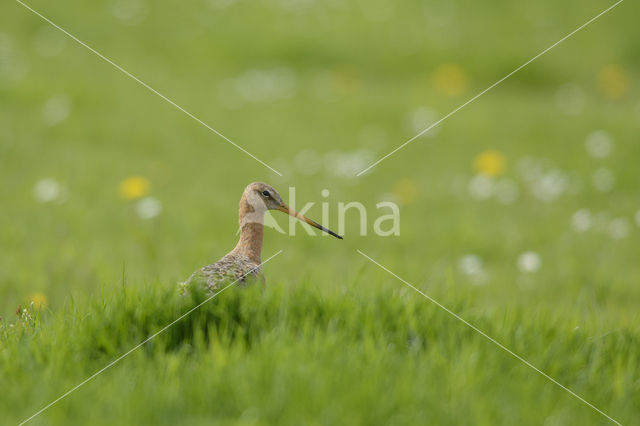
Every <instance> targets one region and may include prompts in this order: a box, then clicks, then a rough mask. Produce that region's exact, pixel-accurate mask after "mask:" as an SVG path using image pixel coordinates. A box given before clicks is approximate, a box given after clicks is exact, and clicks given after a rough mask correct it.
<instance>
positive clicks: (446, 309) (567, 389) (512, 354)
mask: <svg viewBox="0 0 640 426" xmlns="http://www.w3.org/2000/svg"><path fill="white" fill-rule="evenodd" d="M356 251H357V252H358V253H360V254H361V255H362V256H364V257H365V258H367V259H369V260H370V261H371V262H373V263H375V264H376V265H378V266H379V267H380V268H381V269H383V270H385V271H386V272H388V273H389V274H391V275H392V276H394V277H395V278H397V279H398V280H400V281H402V282H403V283H404V284H405V285H407V286H408V287H410V288H412V289H413V290H415V291H416V292H418V293H420V294H421V295H423V296H424V297H425V298H427V299H428V300H429V301H430V302H431V303H433V304H435V305H436V306H438V307H439V308H441V309H443V310H444V311H445V312H447V313H448V314H449V315H451V316H453V317H454V318H456V319H457V320H458V321H460V322H462V323H463V324H465V325H467V326H468V327H470V328H471V329H473V330H474V331H475V332H477V333H478V334H480V335H482V336H483V337H484V338H486V339H487V340H489V341H490V342H492V343H493V344H495V345H496V346H498V347H499V348H500V349H502V350H504V351H505V352H507V353H508V354H509V355H511V356H513V357H514V358H516V359H517V360H519V361H521V362H523V363H524V364H525V365H527V366H528V367H530V368H532V369H533V370H535V371H537V372H538V373H540V374H541V375H542V376H544V377H545V378H546V379H548V380H549V381H551V382H553V383H554V384H556V385H558V386H559V387H561V388H562V389H564V390H565V391H567V392H569V393H570V394H571V395H573V396H574V397H576V398H577V399H579V400H580V401H582V402H583V403H585V404H586V405H588V406H589V407H591V408H593V409H594V410H595V411H597V412H598V413H600V414H602V415H603V416H605V417H606V418H607V419H609V420H611V421H612V422H613V423H615V424H617V425H620V426H622V425H621V423H620V422H618V421H617V420H615V419H614V418H612V417H611V416H609V415H608V414H607V413H605V412H604V411H602V410H600V409H599V408H598V407H596V406H595V405H593V404H591V403H590V402H589V401H587V400H586V399H584V398H582V397H581V396H580V395H578V394H577V393H575V392H574V391H572V390H571V389H569V388H567V387H566V386H564V385H563V384H562V383H560V382H558V381H557V380H556V379H554V378H553V377H551V376H549V375H548V374H546V373H545V372H544V371H542V370H540V369H538V368H537V367H536V366H535V365H533V364H531V363H530V362H529V361H527V360H526V359H524V358H522V357H521V356H520V355H518V354H516V353H515V352H513V351H512V350H510V349H509V348H507V347H506V346H504V345H503V344H502V343H500V342H498V341H497V340H496V339H494V338H493V337H491V336H489V335H488V334H487V333H485V332H484V331H482V330H480V329H479V328H478V327H476V326H475V325H473V324H471V323H470V322H468V321H467V320H465V319H464V318H462V317H461V316H460V315H458V314H456V313H455V312H453V311H451V310H450V309H449V308H447V307H446V306H444V305H442V304H440V303H439V302H438V301H437V300H435V299H434V298H432V297H431V296H429V295H427V294H426V293H424V292H422V291H421V290H419V289H418V288H416V287H415V286H413V285H411V284H410V283H409V282H407V281H406V280H404V279H402V278H401V277H399V276H398V275H396V274H394V273H393V272H391V271H390V270H389V269H388V268H386V267H385V266H383V265H381V264H380V263H378V262H376V261H375V260H373V259H372V258H371V257H369V256H367V255H366V254H364V253H363V252H362V251H360V250H356Z"/></svg>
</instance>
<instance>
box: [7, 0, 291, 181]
mask: <svg viewBox="0 0 640 426" xmlns="http://www.w3.org/2000/svg"><path fill="white" fill-rule="evenodd" d="M16 2H17V3H19V4H20V5H22V6H23V7H24V8H25V9H28V10H30V11H31V12H33V13H34V14H35V15H37V16H39V17H40V18H42V20H44V21H46V22H48V23H49V24H51V25H52V26H53V27H55V28H57V29H58V30H60V31H62V32H63V33H64V34H66V35H67V36H69V37H70V38H72V39H73V40H74V41H75V42H77V43H78V44H80V45H82V46H84V47H86V48H87V49H89V50H90V51H91V52H93V53H95V54H96V55H97V56H98V57H100V58H101V59H103V60H104V61H106V62H108V63H109V64H111V65H113V67H115V68H116V69H117V70H118V71H121V72H122V73H123V74H125V75H126V76H127V77H129V78H131V79H132V80H134V81H135V82H137V83H139V84H140V85H141V86H143V87H145V88H146V89H148V90H149V91H150V92H152V93H154V94H156V95H158V96H159V97H160V98H162V99H164V100H165V101H167V102H168V103H170V104H171V105H173V106H174V107H175V108H177V109H179V110H180V111H182V112H183V113H185V114H186V115H188V116H189V117H191V118H192V119H194V120H195V121H197V122H198V123H200V124H202V125H203V126H204V127H206V128H207V129H209V130H210V131H212V132H213V133H215V134H216V135H218V136H220V137H221V138H222V139H224V140H225V141H227V142H229V143H230V144H231V145H233V146H235V147H236V148H237V149H239V150H240V151H242V152H244V153H245V154H247V155H248V156H249V157H251V158H253V159H254V160H256V161H257V162H259V163H260V164H262V165H263V166H265V167H266V168H268V169H269V170H271V171H272V172H274V173H275V174H277V175H278V176H282V173H280V172H279V171H277V170H276V169H274V168H273V167H271V166H270V165H268V164H267V163H265V162H264V161H262V160H261V159H259V158H258V157H256V156H255V155H253V154H251V153H250V152H249V151H247V150H246V149H244V148H243V147H241V146H240V145H238V144H237V143H235V142H234V141H232V140H231V139H229V138H228V137H226V136H225V135H223V134H222V133H220V132H219V131H217V130H216V129H214V128H213V127H211V126H210V125H208V124H207V123H205V122H204V121H202V120H201V119H199V118H198V117H196V116H195V115H193V114H191V113H190V112H189V111H187V110H186V109H184V108H183V107H181V106H180V105H178V104H177V103H175V102H174V101H172V100H171V99H169V98H168V97H166V96H165V95H163V94H162V93H160V92H158V91H157V90H156V89H154V88H153V87H151V86H149V85H148V84H147V83H145V82H144V81H142V80H140V79H139V78H138V77H136V76H135V75H133V74H131V73H130V72H129V71H127V70H125V69H124V68H122V67H121V66H120V65H118V64H116V63H115V62H113V61H112V60H111V59H109V58H107V57H106V56H104V55H103V54H102V53H100V52H98V51H97V50H95V49H94V48H93V47H91V46H89V45H88V44H87V43H85V42H83V41H82V40H80V39H79V38H77V37H76V36H74V35H73V34H71V33H69V32H68V31H67V30H65V29H64V28H62V27H60V26H59V25H57V24H56V23H55V22H53V21H51V20H50V19H49V18H47V17H46V16H43V15H42V14H41V13H39V12H38V11H36V10H34V9H33V8H32V7H30V6H29V5H27V4H25V3H23V2H22V1H20V0H16Z"/></svg>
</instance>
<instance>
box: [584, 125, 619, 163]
mask: <svg viewBox="0 0 640 426" xmlns="http://www.w3.org/2000/svg"><path fill="white" fill-rule="evenodd" d="M585 148H586V149H587V152H588V153H589V155H590V156H591V157H593V158H605V157H608V156H609V155H610V154H611V151H612V150H613V138H612V137H611V135H610V134H609V133H607V132H606V131H604V130H596V131H595V132H592V133H590V134H589V136H587V141H586V142H585Z"/></svg>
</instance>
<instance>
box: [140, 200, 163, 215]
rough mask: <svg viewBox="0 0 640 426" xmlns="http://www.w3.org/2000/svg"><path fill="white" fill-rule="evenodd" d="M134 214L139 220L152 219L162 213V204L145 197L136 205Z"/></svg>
mask: <svg viewBox="0 0 640 426" xmlns="http://www.w3.org/2000/svg"><path fill="white" fill-rule="evenodd" d="M135 209H136V213H137V214H138V216H139V217H140V218H141V219H153V218H154V217H156V216H158V215H159V214H160V213H162V203H161V202H160V201H159V200H158V199H157V198H154V197H145V198H142V199H141V200H140V201H138V202H137V203H136V206H135Z"/></svg>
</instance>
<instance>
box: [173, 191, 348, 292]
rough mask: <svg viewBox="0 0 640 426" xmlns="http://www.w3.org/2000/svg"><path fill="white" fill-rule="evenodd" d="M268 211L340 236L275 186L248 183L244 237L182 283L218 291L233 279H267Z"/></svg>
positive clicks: (240, 213)
mask: <svg viewBox="0 0 640 426" xmlns="http://www.w3.org/2000/svg"><path fill="white" fill-rule="evenodd" d="M267 210H279V211H281V212H284V213H287V214H288V215H291V216H293V217H295V218H298V219H300V220H301V221H303V222H305V223H307V224H309V225H311V226H313V227H314V228H317V229H319V230H321V231H323V232H326V233H327V234H330V235H333V236H334V237H336V238H338V239H341V240H342V239H343V238H342V237H341V236H340V235H338V234H336V233H335V232H333V231H331V230H329V229H327V228H325V227H324V226H322V225H320V224H319V223H317V222H315V221H313V220H311V219H309V218H306V217H304V216H303V215H301V214H300V213H298V212H296V211H295V210H293V209H292V208H290V207H289V206H287V205H286V204H285V203H284V201H283V200H282V197H281V196H280V194H279V193H278V191H276V190H275V189H274V188H273V187H272V186H271V185H268V184H266V183H264V182H253V183H250V184H249V185H247V187H246V188H245V189H244V191H243V193H242V197H241V198H240V206H239V210H238V223H239V224H240V238H239V240H238V244H237V245H236V246H235V248H234V249H233V250H231V251H230V252H229V253H227V254H226V255H225V256H224V257H223V258H222V259H220V260H218V261H217V262H215V263H212V264H210V265H207V266H204V267H202V268H200V269H198V270H197V271H195V272H194V273H193V274H191V276H190V277H189V278H188V279H187V280H186V281H185V282H184V283H182V286H185V287H186V286H188V285H191V284H192V283H202V284H204V285H205V286H206V288H207V289H208V290H210V291H215V290H217V289H218V287H219V286H220V285H221V284H222V283H224V282H229V281H233V282H234V283H235V282H238V283H239V284H240V285H243V284H247V283H248V281H250V280H252V279H255V278H258V279H259V280H261V281H262V282H263V283H264V282H265V277H264V272H263V271H262V260H261V252H262V241H263V238H264V215H265V213H266V212H267Z"/></svg>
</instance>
